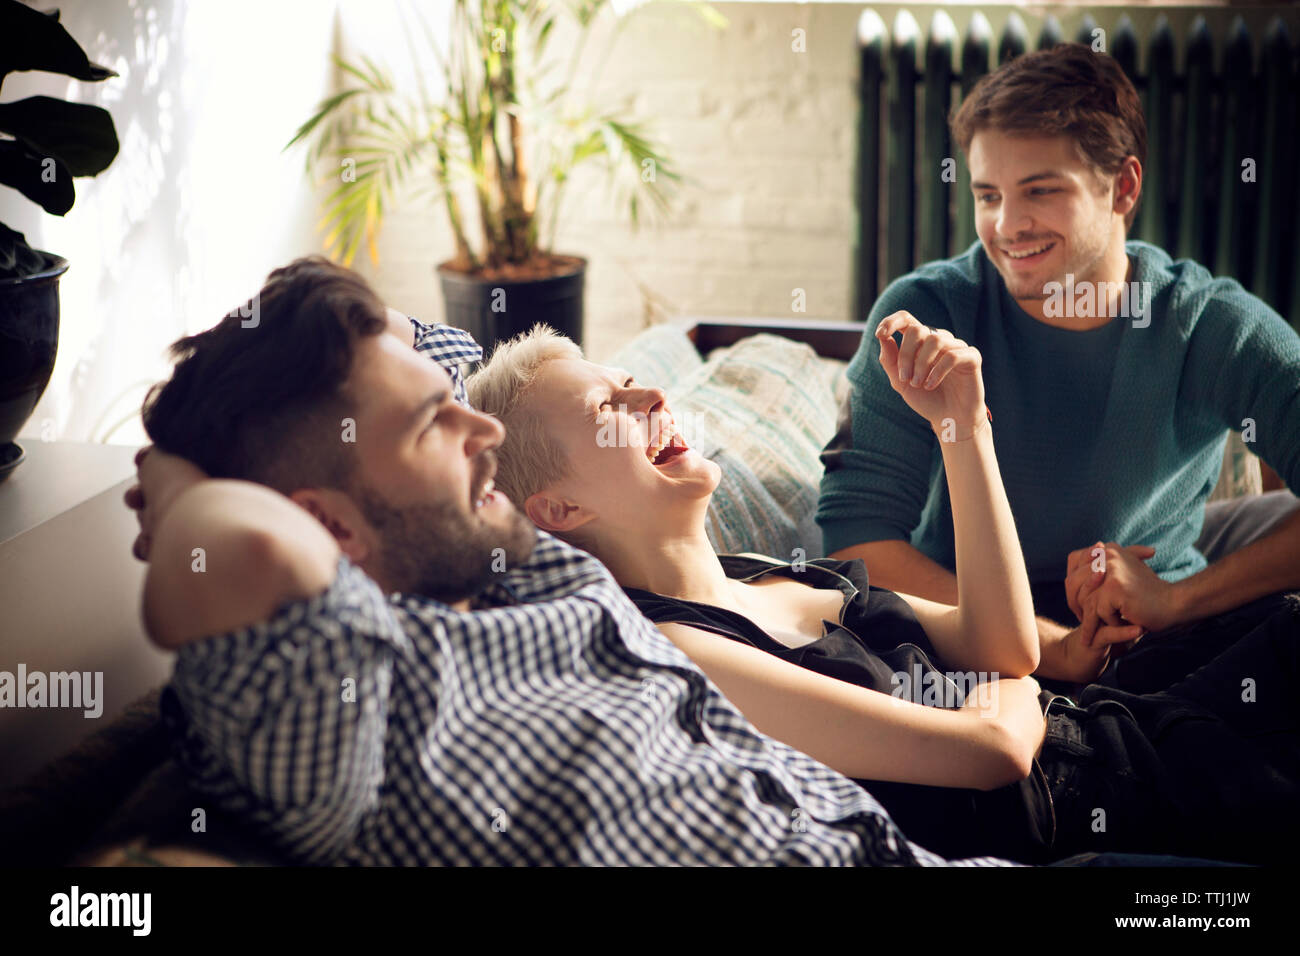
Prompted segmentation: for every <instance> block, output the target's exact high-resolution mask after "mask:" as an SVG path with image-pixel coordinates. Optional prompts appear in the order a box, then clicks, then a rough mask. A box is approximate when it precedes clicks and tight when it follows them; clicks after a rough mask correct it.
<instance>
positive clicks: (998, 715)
mask: <svg viewBox="0 0 1300 956" xmlns="http://www.w3.org/2000/svg"><path fill="white" fill-rule="evenodd" d="M658 626H659V629H660V630H661V631H662V632H663V633H664V634H665V635H666V636H667V637H668V638H669V640H671V641H672V642H673V643H674V644H676V645H677V646H678V647H679V648H681V650H682V651H684V652H685V653H686V655H687V656H688V657H690V658H691V660H693V661H694V662H695V663H696V664H697V665H698V666H699V668H700V669H701V670H703V671H704V673H705V674H706V675H708V677H709V679H710V680H712V681H713V682H714V683H715V684H717V685H718V688H719V689H720V690H721V691H722V693H723V694H724V695H725V696H726V697H727V698H728V699H729V700H730V701H731V702H732V703H733V704H735V705H736V707H738V708H739V709H740V711H741V713H743V714H744V715H745V716H746V717H747V718H749V720H750V721H751V722H752V723H753V724H754V726H755V727H757V728H758V729H759V730H760V731H762V732H763V733H765V734H767V735H768V736H769V737H773V738H775V739H776V740H780V741H781V742H782V743H785V744H789V745H790V746H791V747H794V748H795V749H796V750H801V751H803V752H804V753H806V754H808V755H809V756H811V757H813V758H815V759H817V760H820V761H821V762H822V763H824V764H826V765H827V766H829V767H831V768H832V769H834V770H838V771H839V772H840V773H842V774H845V775H846V776H849V777H857V778H864V779H871V780H891V781H899V782H902V783H918V784H929V785H932V786H938V787H969V788H973V789H979V790H992V789H995V788H997V787H1001V786H1005V785H1006V784H1009V783H1014V782H1015V781H1017V780H1022V779H1024V778H1025V777H1026V776H1027V775H1028V774H1029V771H1030V768H1031V766H1032V763H1033V758H1034V755H1035V754H1036V753H1037V750H1038V748H1039V747H1040V745H1041V743H1042V739H1043V732H1044V726H1045V725H1044V721H1043V716H1042V710H1041V708H1040V707H1039V704H1038V691H1039V688H1038V684H1037V682H1035V681H1034V679H1033V678H1030V677H1025V678H1018V679H1003V680H998V681H993V682H991V683H989V684H987V685H982V692H981V693H978V694H975V693H973V694H971V695H970V697H969V698H968V699H967V701H966V705H965V706H964V707H963V708H962V709H960V710H942V709H940V708H937V707H923V706H921V705H920V704H915V703H912V702H911V701H909V700H904V699H903V698H902V697H892V696H890V695H887V694H882V693H879V692H877V691H873V690H869V689H867V688H865V687H859V686H857V685H856V684H850V683H848V682H846V681H841V680H836V679H835V678H833V677H827V676H825V675H824V674H818V673H816V672H815V671H810V670H807V669H805V668H802V667H799V666H798V665H796V664H791V663H790V662H788V661H784V660H781V659H780V658H779V657H775V656H773V655H771V654H768V653H766V652H765V651H760V650H758V649H757V648H754V647H750V646H748V645H745V644H741V643H739V642H737V641H733V640H731V639H730V638H726V637H722V636H721V635H718V634H714V633H712V632H710V631H705V630H702V629H700V628H697V627H692V626H690V625H687V624H673V623H669V624H660V625H658Z"/></svg>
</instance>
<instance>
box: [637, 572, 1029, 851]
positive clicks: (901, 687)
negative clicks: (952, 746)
mask: <svg viewBox="0 0 1300 956" xmlns="http://www.w3.org/2000/svg"><path fill="white" fill-rule="evenodd" d="M719 559H720V560H721V562H722V567H723V570H724V571H725V572H726V574H727V577H729V578H734V579H738V580H742V581H756V580H758V579H760V578H763V577H766V576H768V575H779V576H781V577H785V578H790V579H791V580H795V581H799V582H800V583H803V584H807V585H809V586H811V587H816V588H838V589H839V590H840V592H841V593H842V594H843V595H844V606H843V609H842V611H841V614H840V620H839V621H838V622H835V621H823V622H822V623H823V627H824V634H823V635H822V637H820V638H818V639H817V640H815V641H813V642H811V643H809V644H805V645H803V646H802V647H794V648H791V647H786V646H785V645H784V644H781V643H780V642H778V641H776V640H774V639H773V638H772V637H771V636H769V635H768V634H767V633H766V632H765V631H764V630H763V629H762V628H760V627H758V625H756V624H755V623H754V622H753V621H751V620H749V618H747V617H745V616H744V615H742V614H737V613H736V612H734V611H729V610H726V609H725V608H720V607H714V606H713V605H709V604H698V603H696V602H694V601H685V600H681V599H679V598H671V597H665V596H663V595H661V594H654V593H652V592H650V591H643V590H641V589H639V588H625V589H624V590H625V591H626V592H627V595H628V597H629V598H631V599H632V601H633V603H635V604H636V606H637V607H638V608H639V609H640V611H641V613H643V614H644V615H645V616H646V617H647V618H649V619H650V620H651V621H653V622H654V623H656V624H666V623H670V622H673V623H680V624H688V625H690V626H692V627H698V628H701V629H703V630H707V631H712V632H713V633H715V634H721V635H722V636H724V637H728V638H730V639H732V640H734V641H739V642H741V643H742V644H749V645H751V646H753V647H757V648H759V649H760V650H763V651H767V652H768V653H769V654H773V655H775V656H776V657H779V658H781V659H783V660H787V661H790V662H791V663H793V664H798V665H799V666H800V667H806V668H807V669H809V670H812V671H816V672H818V673H820V674H825V675H826V676H828V677H834V678H836V679H838V680H843V681H848V682H849V683H852V684H857V685H859V686H861V687H867V688H870V689H871V690H875V691H879V692H881V693H884V694H892V695H894V696H901V697H906V698H907V699H909V700H914V701H915V702H916V703H920V704H925V705H927V706H939V707H945V708H956V707H960V706H961V697H960V692H959V688H958V685H957V684H956V683H955V682H954V681H952V680H951V679H950V678H949V677H948V676H947V675H946V673H945V671H946V670H948V668H946V667H945V666H944V664H943V662H942V661H941V660H940V659H939V657H938V655H937V653H936V652H935V650H934V647H933V645H932V644H931V643H930V639H929V638H928V637H927V636H926V633H925V629H924V628H922V627H921V624H920V622H919V621H917V619H916V615H915V614H913V613H912V609H911V607H910V606H909V605H908V604H907V602H906V601H904V600H903V599H902V598H900V597H899V596H898V595H897V594H895V593H894V592H893V591H888V590H885V589H884V588H877V587H872V586H871V585H870V583H869V581H868V579H867V569H866V566H865V565H864V564H863V563H862V562H861V561H859V560H853V561H836V560H832V559H829V558H826V559H819V560H815V561H806V562H803V563H802V564H800V565H791V564H783V563H781V562H779V561H774V560H772V559H769V558H756V557H749V556H743V555H719ZM941 691H942V692H941ZM1034 770H1035V772H1034V774H1031V776H1030V777H1029V778H1028V779H1027V780H1025V781H1022V782H1021V783H1018V784H1011V785H1010V786H1007V787H1002V788H999V789H998V790H993V791H979V790H967V789H961V788H956V787H930V786H923V785H921V784H910V783H894V782H886V781H879V780H860V781H858V783H860V784H862V785H863V786H864V787H865V788H866V789H867V790H869V791H870V793H871V794H872V796H874V797H875V798H876V799H877V800H879V801H880V802H881V803H882V804H883V805H884V806H885V808H886V809H887V810H888V811H889V813H890V815H891V816H892V817H893V818H894V820H895V821H896V822H897V823H898V824H899V826H900V827H901V828H902V830H903V832H904V833H905V834H907V836H908V838H909V839H911V840H913V841H915V842H917V843H920V844H921V845H922V846H924V847H926V848H927V849H929V850H933V851H935V852H937V853H941V854H943V855H945V856H949V857H959V856H973V855H981V854H990V853H991V854H996V855H1000V856H1007V857H1010V858H1013V859H1025V858H1028V857H1033V856H1036V855H1037V854H1036V853H1035V852H1034V850H1035V849H1040V848H1041V847H1042V845H1043V842H1044V841H1045V840H1046V841H1050V840H1051V838H1052V835H1051V833H1050V832H1046V831H1049V830H1050V829H1051V828H1052V825H1051V820H1052V810H1051V796H1050V793H1049V792H1048V790H1047V787H1046V784H1045V781H1044V780H1043V778H1042V773H1041V770H1040V769H1039V768H1038V766H1037V764H1035V768H1034Z"/></svg>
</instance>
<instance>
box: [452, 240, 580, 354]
mask: <svg viewBox="0 0 1300 956" xmlns="http://www.w3.org/2000/svg"><path fill="white" fill-rule="evenodd" d="M573 262H574V265H573V267H572V271H567V272H564V273H561V274H560V275H555V276H548V277H547V278H545V279H523V280H518V279H517V280H503V279H481V278H478V277H476V276H469V275H465V274H464V273H463V272H454V271H452V270H450V269H448V268H447V267H446V263H444V264H443V265H440V266H438V279H439V280H440V281H441V283H442V298H443V302H444V304H445V305H446V310H447V324H448V325H454V326H456V327H457V328H460V329H464V330H465V331H466V332H468V333H469V334H470V335H472V336H474V338H475V339H476V340H477V341H478V343H479V345H481V346H483V353H484V356H485V357H486V356H487V355H488V354H490V353H491V351H492V348H493V346H495V345H496V344H497V343H498V342H502V341H505V340H506V339H509V338H511V337H513V336H515V335H518V334H519V333H521V332H527V331H528V330H529V329H531V328H532V327H533V326H534V325H536V324H537V323H538V322H543V323H545V324H546V325H549V326H550V327H551V328H553V329H554V330H555V331H557V332H559V333H560V334H561V335H567V336H568V337H569V338H571V339H573V341H575V342H577V343H578V344H579V345H581V344H582V291H583V280H584V279H585V277H586V273H587V260H585V259H580V258H577V257H574V258H573Z"/></svg>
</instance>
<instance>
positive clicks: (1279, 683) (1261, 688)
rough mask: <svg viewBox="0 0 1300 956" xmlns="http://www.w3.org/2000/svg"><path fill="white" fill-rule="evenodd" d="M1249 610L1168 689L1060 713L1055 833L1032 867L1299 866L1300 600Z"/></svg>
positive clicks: (1094, 689) (1044, 763)
mask: <svg viewBox="0 0 1300 956" xmlns="http://www.w3.org/2000/svg"><path fill="white" fill-rule="evenodd" d="M1249 607H1250V610H1249V611H1247V610H1244V609H1243V610H1242V612H1241V613H1239V614H1237V615H1236V616H1235V617H1231V618H1230V620H1231V621H1235V622H1236V624H1237V625H1239V627H1248V628H1249V629H1248V630H1247V631H1246V632H1245V633H1242V631H1241V630H1240V629H1237V630H1235V631H1234V630H1233V629H1232V628H1231V627H1229V628H1228V629H1227V630H1226V631H1225V632H1224V633H1223V634H1221V635H1218V636H1217V638H1215V639H1217V640H1219V641H1220V642H1221V643H1222V644H1223V645H1224V647H1223V649H1222V650H1221V652H1220V653H1218V655H1217V656H1215V657H1214V658H1213V659H1212V660H1211V661H1210V662H1209V663H1207V664H1205V665H1204V666H1203V667H1200V668H1198V669H1197V670H1195V671H1194V672H1193V673H1191V674H1188V675H1187V676H1185V677H1184V678H1182V679H1181V680H1176V681H1175V682H1174V683H1172V684H1171V685H1170V686H1168V689H1167V690H1161V691H1156V692H1154V693H1147V694H1140V693H1134V692H1132V691H1131V690H1124V689H1120V688H1117V687H1108V686H1104V685H1101V684H1091V685H1089V686H1088V687H1087V688H1086V689H1085V690H1084V691H1083V692H1082V694H1081V695H1080V697H1079V700H1078V702H1077V703H1078V706H1072V705H1069V704H1068V703H1063V702H1062V701H1060V700H1057V701H1055V702H1053V704H1052V706H1051V707H1050V708H1049V711H1048V734H1047V738H1046V740H1045V742H1044V746H1043V752H1042V756H1041V758H1040V760H1039V764H1040V766H1041V768H1042V770H1043V773H1044V775H1045V777H1046V780H1047V784H1048V788H1049V789H1050V791H1051V794H1052V803H1053V808H1052V809H1053V815H1054V821H1053V823H1054V835H1053V837H1052V839H1051V841H1050V845H1048V846H1046V847H1042V848H1040V850H1039V852H1038V858H1037V859H1036V860H1033V861H1032V862H1047V861H1048V860H1052V859H1056V860H1059V859H1061V858H1063V857H1068V856H1071V855H1073V854H1078V853H1087V852H1097V853H1102V852H1108V851H1114V852H1128V853H1147V854H1177V855H1180V856H1190V857H1204V858H1210V859H1215V860H1227V861H1240V862H1247V863H1294V862H1295V860H1296V859H1297V855H1298V854H1300V707H1298V706H1297V703H1296V702H1297V680H1298V679H1300V673H1298V672H1297V671H1298V661H1300V652H1298V650H1297V648H1298V646H1300V600H1298V599H1296V598H1295V597H1293V596H1276V597H1273V598H1268V599H1264V601H1263V602H1255V603H1254V604H1252V605H1251V606H1249ZM1207 634H1208V632H1206V633H1203V634H1202V635H1201V636H1202V637H1203V638H1204V639H1205V641H1206V645H1205V646H1209V642H1210V640H1211V638H1210V637H1209V636H1207ZM1140 646H1141V645H1139V647H1140Z"/></svg>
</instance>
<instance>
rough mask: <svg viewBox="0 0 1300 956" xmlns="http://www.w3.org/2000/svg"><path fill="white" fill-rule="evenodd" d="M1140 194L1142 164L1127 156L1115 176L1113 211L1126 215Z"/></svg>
mask: <svg viewBox="0 0 1300 956" xmlns="http://www.w3.org/2000/svg"><path fill="white" fill-rule="evenodd" d="M1141 195H1142V164H1141V163H1139V162H1138V160H1137V157H1136V156H1129V157H1127V158H1126V159H1125V160H1124V163H1123V165H1122V166H1120V169H1119V172H1118V173H1117V174H1116V176H1115V212H1117V213H1119V214H1120V215H1121V216H1127V215H1128V214H1129V212H1131V211H1132V209H1133V207H1134V206H1136V205H1137V201H1138V197H1139V196H1141Z"/></svg>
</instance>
